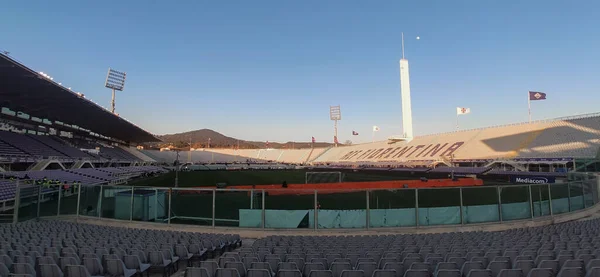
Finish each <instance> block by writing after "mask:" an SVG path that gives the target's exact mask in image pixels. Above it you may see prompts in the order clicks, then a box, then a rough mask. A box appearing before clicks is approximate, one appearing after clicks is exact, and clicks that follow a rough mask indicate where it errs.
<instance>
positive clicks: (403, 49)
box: [402, 32, 404, 59]
mask: <svg viewBox="0 0 600 277" xmlns="http://www.w3.org/2000/svg"><path fill="white" fill-rule="evenodd" d="M402 59H404V32H402Z"/></svg>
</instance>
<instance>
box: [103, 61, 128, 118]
mask: <svg viewBox="0 0 600 277" xmlns="http://www.w3.org/2000/svg"><path fill="white" fill-rule="evenodd" d="M126 77H127V73H125V72H120V71H116V70H114V69H112V68H108V74H106V82H105V83H104V87H107V88H109V89H112V101H111V102H110V106H111V110H110V111H111V112H112V113H115V91H117V90H118V91H123V88H125V78H126Z"/></svg>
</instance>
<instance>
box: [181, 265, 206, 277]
mask: <svg viewBox="0 0 600 277" xmlns="http://www.w3.org/2000/svg"><path fill="white" fill-rule="evenodd" d="M184 276H185V277H211V276H212V275H209V273H208V270H207V269H206V268H201V267H188V268H186V269H185V274H184Z"/></svg>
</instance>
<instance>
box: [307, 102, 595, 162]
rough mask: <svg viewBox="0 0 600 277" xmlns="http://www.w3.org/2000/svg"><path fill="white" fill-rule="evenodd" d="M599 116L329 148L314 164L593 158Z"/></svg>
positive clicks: (592, 115) (583, 116) (584, 116)
mask: <svg viewBox="0 0 600 277" xmlns="http://www.w3.org/2000/svg"><path fill="white" fill-rule="evenodd" d="M598 134H600V115H598V114H591V115H581V116H577V117H570V118H562V119H555V120H549V121H540V122H532V123H522V124H514V125H507V126H499V127H490V128H482V129H475V130H466V131H458V132H452V133H444V134H434V135H426V136H419V137H416V138H414V139H413V140H412V141H410V142H408V143H406V142H398V143H393V144H388V142H386V141H382V142H375V143H368V144H361V145H354V146H349V147H338V148H332V149H330V150H329V151H327V152H326V153H325V154H324V155H322V156H320V157H319V158H318V159H316V160H314V162H342V161H351V162H361V161H394V162H408V161H427V160H438V161H440V160H444V159H447V158H450V157H452V158H453V159H454V160H457V161H461V160H465V161H468V160H493V159H503V158H504V159H513V158H548V157H552V158H561V157H562V158H595V157H596V156H597V153H598V149H599V147H600V139H599V138H598Z"/></svg>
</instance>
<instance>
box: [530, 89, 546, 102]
mask: <svg viewBox="0 0 600 277" xmlns="http://www.w3.org/2000/svg"><path fill="white" fill-rule="evenodd" d="M529 100H530V101H535V100H546V94H545V93H543V92H539V91H530V92H529Z"/></svg>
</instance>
